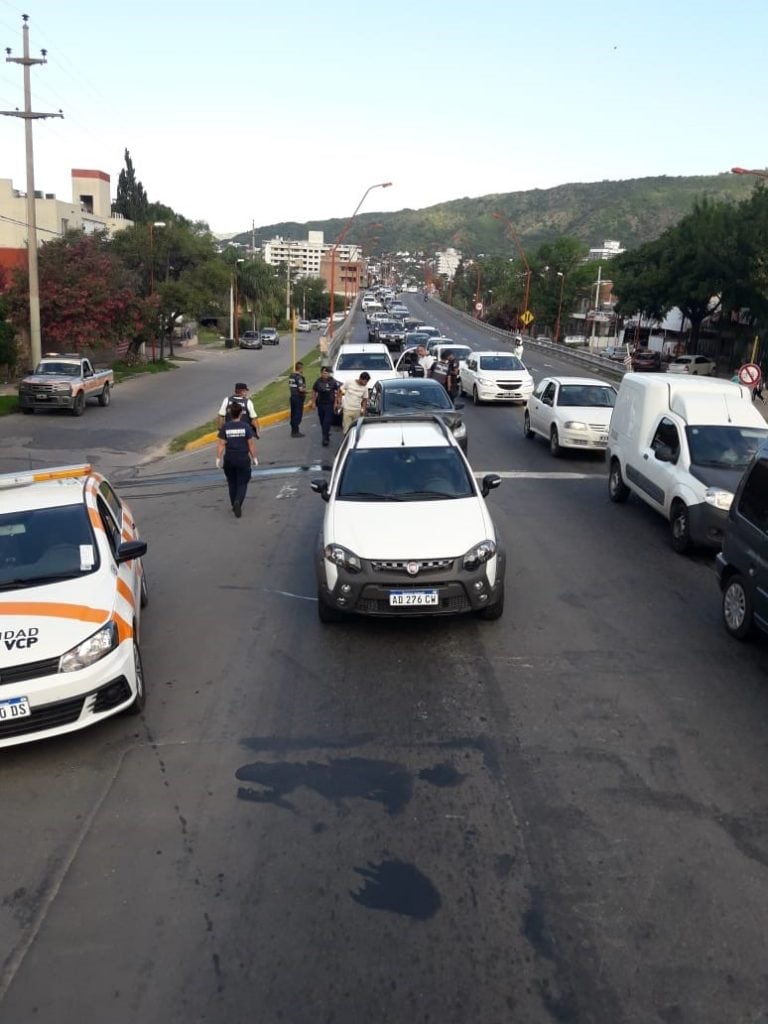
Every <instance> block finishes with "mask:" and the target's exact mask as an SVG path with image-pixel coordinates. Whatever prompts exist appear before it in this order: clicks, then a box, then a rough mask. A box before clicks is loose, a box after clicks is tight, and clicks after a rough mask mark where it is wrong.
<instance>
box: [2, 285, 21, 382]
mask: <svg viewBox="0 0 768 1024" xmlns="http://www.w3.org/2000/svg"><path fill="white" fill-rule="evenodd" d="M5 284H6V274H5V271H4V270H3V268H2V267H0V366H4V367H5V368H6V372H7V374H8V376H9V377H10V376H13V372H14V370H15V369H16V363H17V361H18V355H19V350H18V346H17V343H16V332H15V330H14V329H13V326H12V325H11V324H10V323H9V322H8V319H7V317H8V300H7V298H5V296H4V295H3V290H4V288H5Z"/></svg>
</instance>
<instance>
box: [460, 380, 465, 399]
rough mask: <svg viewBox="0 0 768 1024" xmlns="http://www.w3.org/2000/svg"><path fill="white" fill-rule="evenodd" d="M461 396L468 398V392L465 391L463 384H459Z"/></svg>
mask: <svg viewBox="0 0 768 1024" xmlns="http://www.w3.org/2000/svg"><path fill="white" fill-rule="evenodd" d="M459 394H460V395H461V397H462V398H466V396H467V392H466V391H465V390H464V385H463V384H462V383H459Z"/></svg>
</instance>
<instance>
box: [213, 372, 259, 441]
mask: <svg viewBox="0 0 768 1024" xmlns="http://www.w3.org/2000/svg"><path fill="white" fill-rule="evenodd" d="M248 391H249V388H248V385H247V384H242V383H238V384H235V390H234V393H233V394H231V395H227V397H226V398H225V399H224V401H223V402H222V403H221V406H220V407H219V418H218V426H219V427H223V426H224V424H225V423H226V422H227V420H229V419H231V418H232V406H233V405H234V403H235V402H237V404H238V405H240V406H242V408H243V411H244V412H245V417H244V418H245V419H246V420H247V421H248V422H249V423H250V425H251V427H252V429H253V434H254V437H257V438H258V436H259V417H258V414H257V413H256V410H255V409H254V407H253V402H252V401H251V399H250V395H249V394H248Z"/></svg>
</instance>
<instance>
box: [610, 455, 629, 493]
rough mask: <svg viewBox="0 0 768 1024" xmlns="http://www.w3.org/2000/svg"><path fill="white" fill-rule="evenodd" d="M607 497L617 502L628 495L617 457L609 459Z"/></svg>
mask: <svg viewBox="0 0 768 1024" xmlns="http://www.w3.org/2000/svg"><path fill="white" fill-rule="evenodd" d="M608 497H609V498H610V499H611V501H615V502H616V503H617V504H618V503H619V502H622V501H626V500H627V498H628V497H629V488H628V487H627V485H626V484H625V483H624V478H623V477H622V475H621V466H620V464H619V460H618V459H611V468H610V469H609V470H608Z"/></svg>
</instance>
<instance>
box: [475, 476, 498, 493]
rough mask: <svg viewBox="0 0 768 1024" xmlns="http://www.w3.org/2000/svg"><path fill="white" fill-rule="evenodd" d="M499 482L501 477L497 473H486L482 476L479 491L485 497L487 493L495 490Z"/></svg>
mask: <svg viewBox="0 0 768 1024" xmlns="http://www.w3.org/2000/svg"><path fill="white" fill-rule="evenodd" d="M500 483H501V477H500V476H499V474H498V473H486V474H485V476H484V477H483V485H482V487H481V489H480V493H481V494H482V496H483V497H484V498H485V497H487V495H488V494H489V493H490V492H491V491H493V490H495V489H496V488H497V487H498V486H499V484H500Z"/></svg>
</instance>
